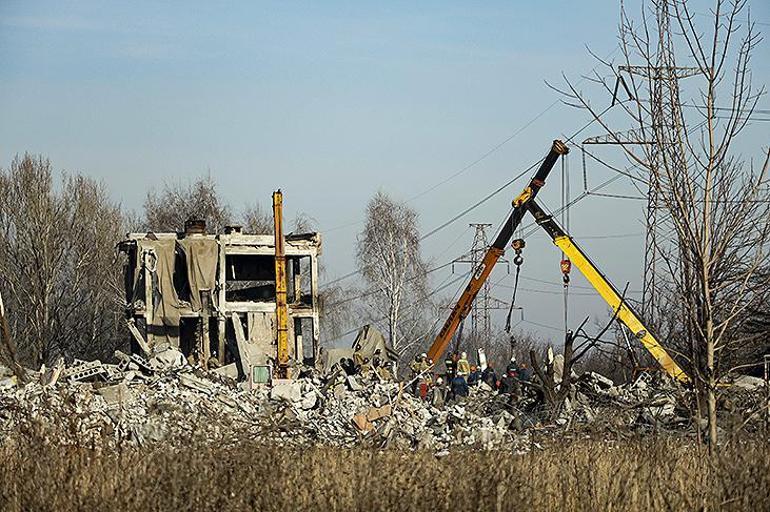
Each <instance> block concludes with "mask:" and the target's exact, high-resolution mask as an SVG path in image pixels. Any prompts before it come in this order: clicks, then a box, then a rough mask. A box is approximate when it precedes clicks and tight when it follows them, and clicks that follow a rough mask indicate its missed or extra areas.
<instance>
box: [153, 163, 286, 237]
mask: <svg viewBox="0 0 770 512" xmlns="http://www.w3.org/2000/svg"><path fill="white" fill-rule="evenodd" d="M191 218H197V219H203V220H205V221H206V230H207V231H208V232H209V233H218V232H220V231H222V229H223V228H224V226H225V225H227V224H228V223H229V222H230V221H231V218H232V214H231V212H230V208H229V207H228V206H227V205H226V204H224V203H223V201H222V198H221V197H220V195H219V192H218V191H217V185H216V182H215V181H214V180H213V178H212V177H211V175H208V176H205V177H201V178H198V179H197V180H195V181H194V182H193V183H188V184H187V185H184V184H182V183H166V184H165V186H164V187H163V190H162V191H160V193H156V192H155V191H153V190H151V191H149V192H148V193H147V198H146V199H145V201H144V224H145V229H147V230H152V231H179V230H181V229H182V227H183V226H184V223H185V221H186V220H188V219H191ZM249 219H250V218H249V217H248V216H247V221H248V220H249ZM256 219H257V217H255V218H254V219H251V220H254V221H255V222H256ZM270 224H271V228H270V232H272V221H271V223H270ZM254 227H257V226H256V225H255V226H254ZM260 227H261V226H260Z"/></svg>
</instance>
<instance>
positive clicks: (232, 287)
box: [225, 254, 275, 302]
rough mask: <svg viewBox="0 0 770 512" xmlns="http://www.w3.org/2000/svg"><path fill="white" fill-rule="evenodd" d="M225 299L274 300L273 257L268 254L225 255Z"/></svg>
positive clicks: (234, 300) (232, 300) (230, 300)
mask: <svg viewBox="0 0 770 512" xmlns="http://www.w3.org/2000/svg"><path fill="white" fill-rule="evenodd" d="M225 266H226V268H225V300H227V301H228V302H275V258H274V257H273V256H268V255H256V254H255V255H251V254H249V255H244V254H232V255H227V256H225Z"/></svg>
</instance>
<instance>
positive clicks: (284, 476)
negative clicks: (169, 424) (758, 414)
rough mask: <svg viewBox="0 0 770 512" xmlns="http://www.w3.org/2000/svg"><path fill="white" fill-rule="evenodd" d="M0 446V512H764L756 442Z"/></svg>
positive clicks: (762, 458)
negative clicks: (508, 446) (420, 447)
mask: <svg viewBox="0 0 770 512" xmlns="http://www.w3.org/2000/svg"><path fill="white" fill-rule="evenodd" d="M188 448H189V449H187V450H184V451H179V450H172V449H168V448H162V447H161V448H152V449H150V448H144V449H130V450H123V451H118V452H115V451H95V450H93V449H90V448H87V447H73V446H52V445H50V444H49V445H47V446H44V443H41V442H29V443H28V444H26V443H25V445H23V446H20V445H17V446H14V447H13V448H11V447H10V446H9V445H8V444H6V446H5V447H4V448H3V449H2V453H1V455H0V464H1V465H2V468H3V471H2V473H0V475H1V476H0V510H4V511H29V510H36V511H58V512H68V511H74V510H102V511H111V510H120V511H134V510H136V511H145V510H166V511H183V510H217V511H227V510H264V511H271V510H284V511H285V510H344V511H352V510H362V511H370V510H397V511H400V512H404V511H408V510H420V511H424V510H482V511H486V510H517V511H518V510H527V511H540V510H586V511H588V510H590V511H597V510H718V509H721V510H770V446H768V445H767V444H766V443H763V442H761V441H751V442H745V443H743V444H734V445H732V446H729V447H727V448H725V449H724V450H722V452H721V454H720V456H719V457H718V458H717V459H716V460H713V461H707V460H706V458H705V456H702V455H701V454H700V453H699V452H698V450H697V449H696V448H695V447H694V446H692V445H691V444H689V441H682V440H671V439H669V440H657V441H653V440H638V441H630V442H624V443H622V444H613V443H607V442H601V441H591V440H581V441H569V442H561V443H558V444H554V445H551V446H548V447H546V448H545V449H542V450H540V449H534V450H533V451H532V452H531V453H527V454H524V455H513V454H506V453H500V452H484V451H476V450H470V449H469V450H467V451H458V452H454V453H452V454H450V455H448V456H446V457H443V458H436V457H434V456H433V454H432V453H428V452H415V453H413V452H400V451H395V450H391V451H385V452H378V451H372V450H356V451H353V450H334V449H326V448H320V447H319V448H309V449H306V450H302V451H297V450H296V449H294V450H282V449H280V448H278V447H270V446H261V445H256V444H253V443H250V442H248V441H246V442H244V443H241V444H240V445H239V446H238V447H237V448H232V447H231V448H221V449H217V448H214V449H212V448H211V447H210V446H208V445H201V446H194V445H191V446H189V447H188Z"/></svg>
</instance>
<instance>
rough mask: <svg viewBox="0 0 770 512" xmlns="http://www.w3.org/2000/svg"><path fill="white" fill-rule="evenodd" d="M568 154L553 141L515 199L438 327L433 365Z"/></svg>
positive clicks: (560, 144)
mask: <svg viewBox="0 0 770 512" xmlns="http://www.w3.org/2000/svg"><path fill="white" fill-rule="evenodd" d="M568 152H569V148H567V146H566V145H565V144H564V143H563V142H562V141H560V140H555V141H553V145H552V146H551V151H550V152H549V153H548V155H546V157H545V159H544V160H543V163H542V164H540V168H539V169H538V170H537V172H536V173H535V176H534V177H533V178H532V179H531V180H530V182H529V185H527V187H526V188H525V189H524V191H523V192H522V193H521V194H520V195H519V197H517V198H516V199H514V201H513V211H512V212H511V215H510V216H509V217H508V219H507V220H506V221H505V223H504V224H503V226H502V227H501V228H500V232H499V233H498V235H497V238H495V241H494V242H493V243H492V245H490V246H489V249H488V250H487V252H486V254H485V255H484V258H483V259H482V261H481V264H480V265H479V267H478V268H476V269H474V271H473V275H472V276H471V279H470V282H469V283H468V285H467V286H466V287H465V290H463V293H462V295H461V296H460V298H459V299H458V301H457V304H455V306H454V308H452V312H451V313H450V314H449V317H448V318H447V319H446V322H444V325H443V327H441V330H440V331H439V333H438V336H437V337H436V339H435V340H434V341H433V344H432V345H431V347H430V349H429V350H428V358H429V359H431V360H433V361H434V362H435V361H438V359H439V358H440V357H441V356H442V355H443V354H444V352H445V351H446V349H447V347H448V346H449V342H450V341H451V340H452V336H454V334H455V332H456V331H457V328H458V327H459V326H460V323H461V322H462V321H463V320H464V319H465V317H467V316H468V313H469V312H470V310H471V305H472V304H473V301H474V299H475V298H476V296H477V295H478V293H479V290H481V287H482V286H483V285H484V282H485V281H486V280H487V278H488V277H489V274H491V273H492V269H493V268H494V266H495V264H496V263H497V260H499V259H500V257H501V256H502V255H503V253H504V252H505V247H506V246H507V245H508V243H509V242H510V241H511V238H512V237H513V232H514V231H515V230H516V228H517V227H518V226H519V224H521V219H522V218H523V217H524V214H525V213H526V212H527V208H526V203H527V202H528V201H529V200H531V199H533V198H534V197H535V196H536V195H537V193H538V191H539V190H540V188H541V187H542V186H543V185H545V180H546V178H547V177H548V174H549V173H550V172H551V169H553V166H554V164H556V160H558V159H559V157H560V156H562V155H566V154H567V153H568Z"/></svg>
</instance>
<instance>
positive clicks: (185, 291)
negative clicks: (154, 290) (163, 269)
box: [173, 248, 191, 302]
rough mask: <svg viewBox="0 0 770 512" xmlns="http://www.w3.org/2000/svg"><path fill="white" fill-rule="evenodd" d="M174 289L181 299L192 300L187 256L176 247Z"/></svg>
mask: <svg viewBox="0 0 770 512" xmlns="http://www.w3.org/2000/svg"><path fill="white" fill-rule="evenodd" d="M173 280H174V289H175V290H176V295H177V297H179V300H182V301H185V302H190V296H191V292H190V281H189V279H188V276H187V258H185V255H184V253H183V252H182V251H181V250H179V248H177V249H176V251H175V253H174V275H173Z"/></svg>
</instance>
